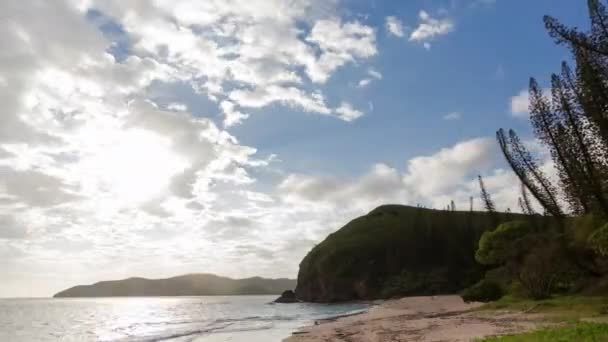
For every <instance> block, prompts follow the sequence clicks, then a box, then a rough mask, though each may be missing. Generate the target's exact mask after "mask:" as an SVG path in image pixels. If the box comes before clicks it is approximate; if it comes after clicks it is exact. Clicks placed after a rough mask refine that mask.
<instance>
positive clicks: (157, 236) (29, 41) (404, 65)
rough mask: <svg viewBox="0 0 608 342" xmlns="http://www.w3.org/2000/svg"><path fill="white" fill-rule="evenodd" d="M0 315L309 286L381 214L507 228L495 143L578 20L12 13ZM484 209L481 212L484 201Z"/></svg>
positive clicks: (249, 1) (451, 1) (356, 13)
mask: <svg viewBox="0 0 608 342" xmlns="http://www.w3.org/2000/svg"><path fill="white" fill-rule="evenodd" d="M0 13H1V14H0V17H1V20H0V46H2V49H1V51H0V100H1V103H2V104H3V106H2V111H1V116H0V118H1V120H2V123H1V124H0V272H1V273H2V281H0V297H17V296H20V297H33V296H50V295H52V294H53V293H55V292H57V291H59V290H62V289H64V288H66V287H70V286H73V285H76V284H89V283H93V282H96V281H100V280H109V279H121V278H126V277H131V276H142V277H150V278H162V277H169V276H174V275H179V274H184V273H195V272H207V273H216V274H219V275H224V276H230V277H249V276H264V277H296V275H297V271H298V264H299V262H300V260H301V258H302V257H303V256H304V255H305V254H306V253H307V252H308V251H309V250H310V248H312V247H313V246H314V245H315V244H316V243H318V242H320V241H321V240H322V239H323V238H325V237H326V236H327V235H328V234H329V233H331V232H333V231H335V230H336V229H338V228H339V227H341V226H342V225H344V224H345V223H347V222H348V221H349V220H351V219H353V218H355V217H357V216H359V215H363V214H365V213H367V212H369V211H371V210H372V209H373V208H375V207H376V206H378V205H381V204H387V203H398V204H407V205H414V206H415V205H423V206H426V207H433V208H443V207H445V206H446V205H447V204H448V203H449V202H450V201H451V200H454V202H455V203H456V207H457V209H468V205H469V204H468V203H469V197H470V196H475V197H478V193H479V189H478V185H477V181H476V177H477V175H478V174H481V175H483V176H484V177H485V182H486V185H487V187H488V190H489V191H490V193H491V194H492V196H493V199H494V201H495V202H496V205H497V207H498V208H499V209H500V210H507V208H511V209H512V210H516V209H517V206H516V201H517V196H518V182H517V179H516V178H515V176H514V175H513V174H512V172H510V171H509V170H508V168H507V167H506V165H505V163H504V161H503V160H502V158H501V155H500V152H499V150H498V148H497V144H496V142H495V140H494V134H495V132H496V130H497V129H498V128H501V127H503V128H513V129H515V130H517V131H518V132H519V133H520V134H521V135H522V136H523V137H524V138H525V139H526V141H528V143H529V144H530V146H531V149H532V150H534V151H537V152H538V153H539V158H541V160H543V161H544V164H543V165H544V167H545V168H547V171H548V172H549V173H550V172H551V169H550V166H551V165H550V161H547V160H546V153H545V152H544V151H543V150H542V148H540V147H539V146H538V143H537V142H536V141H535V140H533V136H532V134H531V130H530V126H529V123H528V120H527V116H528V113H527V105H528V100H527V91H526V87H527V83H528V79H529V77H531V76H534V77H536V78H537V79H538V80H539V82H540V84H541V85H543V86H547V85H548V81H549V79H550V74H551V73H552V72H556V71H559V67H560V63H561V61H563V60H569V56H568V51H567V50H566V49H565V48H564V47H560V46H556V45H555V44H554V43H553V41H552V40H551V38H550V37H549V36H548V34H547V33H546V31H545V29H544V26H543V23H542V16H543V15H545V14H549V15H552V16H555V17H557V18H559V19H560V20H562V22H564V23H565V24H568V25H571V26H578V27H581V28H586V27H587V26H588V24H587V20H586V8H585V6H584V4H582V3H581V2H575V1H571V0H536V1H524V0H509V1H506V0H408V1H380V0H375V1H363V0H330V1H328V0H205V1H200V0H151V1H136V0H132V1H131V0H57V1H45V0H27V1H22V0H4V1H1V2H0ZM474 204H475V206H476V209H481V204H480V203H479V200H476V202H474Z"/></svg>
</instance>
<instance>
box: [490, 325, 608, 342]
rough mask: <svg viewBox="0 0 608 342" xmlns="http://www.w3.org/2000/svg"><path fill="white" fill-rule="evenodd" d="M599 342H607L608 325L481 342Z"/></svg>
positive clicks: (567, 327) (544, 331)
mask: <svg viewBox="0 0 608 342" xmlns="http://www.w3.org/2000/svg"><path fill="white" fill-rule="evenodd" d="M532 341H534V342H543V341H547V342H549V341H551V342H562V341H563V342H566V341H568V342H570V341H576V342H600V341H608V324H602V323H577V324H574V325H569V326H566V327H560V328H552V329H542V330H537V331H533V332H529V333H525V334H521V335H510V336H501V337H490V338H486V339H483V340H481V342H532Z"/></svg>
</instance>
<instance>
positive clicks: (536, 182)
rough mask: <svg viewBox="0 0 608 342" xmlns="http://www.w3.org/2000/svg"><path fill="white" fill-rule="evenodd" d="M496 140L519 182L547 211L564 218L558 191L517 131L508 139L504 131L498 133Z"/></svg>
mask: <svg viewBox="0 0 608 342" xmlns="http://www.w3.org/2000/svg"><path fill="white" fill-rule="evenodd" d="M496 139H497V140H498V145H499V146H500V149H501V151H502V152H503V155H504V156H505V159H506V160H507V162H508V163H509V166H511V169H512V170H513V172H515V174H516V175H517V177H518V178H519V180H520V181H521V182H522V183H523V184H524V185H525V186H526V188H527V189H528V190H530V192H531V193H532V195H533V196H534V198H536V200H537V201H538V202H539V203H540V204H541V205H542V206H543V208H545V210H546V211H548V212H549V213H551V215H553V216H556V217H561V216H563V211H562V210H561V208H560V205H559V203H558V200H557V191H556V189H555V187H554V186H553V185H552V184H551V182H550V181H549V179H547V177H546V176H545V175H544V173H543V172H542V170H541V169H540V168H539V167H538V165H537V164H536V161H535V160H534V158H533V157H532V155H531V154H530V152H528V150H527V149H526V148H525V146H524V145H523V144H522V142H521V141H520V140H519V137H518V136H517V134H516V133H515V131H513V130H510V131H509V136H508V137H507V136H506V134H505V132H504V130H503V129H499V130H498V131H497V132H496Z"/></svg>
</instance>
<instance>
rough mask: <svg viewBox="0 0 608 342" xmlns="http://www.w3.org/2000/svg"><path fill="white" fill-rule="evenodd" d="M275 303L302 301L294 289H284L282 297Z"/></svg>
mask: <svg viewBox="0 0 608 342" xmlns="http://www.w3.org/2000/svg"><path fill="white" fill-rule="evenodd" d="M274 302H275V303H299V302H300V301H299V300H298V299H297V298H296V293H295V292H293V291H292V290H287V291H284V292H283V293H282V294H281V297H279V298H277V299H276V300H275V301H274Z"/></svg>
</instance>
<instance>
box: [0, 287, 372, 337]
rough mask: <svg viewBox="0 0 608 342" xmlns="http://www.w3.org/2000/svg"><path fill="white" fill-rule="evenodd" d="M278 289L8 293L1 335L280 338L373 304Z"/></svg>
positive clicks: (0, 308) (0, 306)
mask: <svg viewBox="0 0 608 342" xmlns="http://www.w3.org/2000/svg"><path fill="white" fill-rule="evenodd" d="M276 298H277V296H204V297H129V298H44V299H39V298H35V299H0V341H3V342H4V341H6V342H43V341H62V342H67V341H79V342H80V341H112V342H114V341H120V342H133V341H136V342H146V341H169V342H210V341H213V342H224V341H243V342H274V341H277V342H278V341H281V340H282V339H283V338H285V337H288V336H290V335H291V333H292V332H293V331H294V330H296V329H297V328H299V327H302V326H305V325H308V324H311V323H313V321H314V320H317V319H323V318H330V317H335V316H339V315H344V314H349V313H354V312H357V311H363V310H365V309H366V308H367V305H365V304H362V303H349V304H310V303H298V304H269V303H271V302H272V301H273V300H274V299H276Z"/></svg>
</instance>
